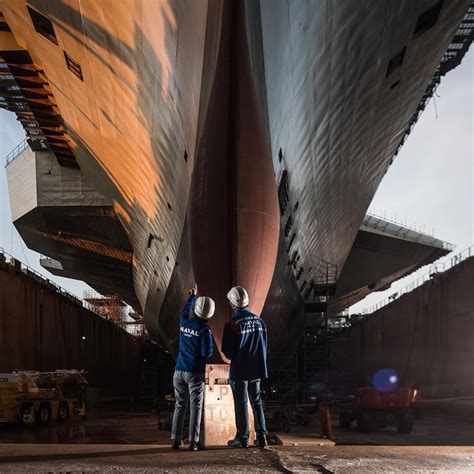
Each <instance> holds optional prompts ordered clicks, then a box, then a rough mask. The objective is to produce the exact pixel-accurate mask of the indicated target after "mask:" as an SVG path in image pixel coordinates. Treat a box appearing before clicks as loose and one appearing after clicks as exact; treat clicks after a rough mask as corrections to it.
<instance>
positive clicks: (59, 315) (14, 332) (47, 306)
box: [0, 254, 142, 396]
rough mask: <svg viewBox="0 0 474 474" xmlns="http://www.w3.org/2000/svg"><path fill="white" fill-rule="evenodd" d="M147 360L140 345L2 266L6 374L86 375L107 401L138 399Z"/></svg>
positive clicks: (0, 346)
mask: <svg viewBox="0 0 474 474" xmlns="http://www.w3.org/2000/svg"><path fill="white" fill-rule="evenodd" d="M0 257H2V254H0ZM141 360H142V357H141V344H140V342H139V341H138V340H137V339H135V338H134V337H132V336H131V335H129V334H128V333H126V332H125V331H123V330H122V329H120V328H118V327H117V326H115V325H114V324H113V323H112V322H111V321H107V320H105V319H103V318H102V317H100V316H98V315H96V314H95V313H93V312H91V311H89V310H87V309H86V308H84V307H83V306H82V304H81V303H80V302H79V301H78V302H76V301H73V300H72V298H68V297H67V296H62V295H60V294H58V292H57V289H56V288H55V287H53V286H52V285H49V284H48V283H47V282H45V281H44V280H43V281H42V280H41V279H40V278H38V277H37V276H36V275H34V274H30V273H28V272H26V271H25V269H20V268H16V269H15V267H13V266H12V265H11V264H10V263H7V262H4V261H1V260H0V372H10V371H12V370H15V369H28V370H40V371H50V370H55V369H69V368H71V369H86V370H87V371H88V372H89V373H88V375H87V379H88V381H89V384H90V385H91V386H95V387H100V388H101V389H102V395H103V396H128V395H131V396H133V395H135V394H136V390H137V386H138V380H139V377H140V364H141Z"/></svg>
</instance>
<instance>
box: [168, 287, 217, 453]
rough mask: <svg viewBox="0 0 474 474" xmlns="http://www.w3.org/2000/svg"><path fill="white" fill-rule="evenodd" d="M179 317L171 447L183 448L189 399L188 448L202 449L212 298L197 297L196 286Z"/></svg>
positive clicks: (212, 310)
mask: <svg viewBox="0 0 474 474" xmlns="http://www.w3.org/2000/svg"><path fill="white" fill-rule="evenodd" d="M189 293H190V296H189V298H188V301H187V302H186V304H185V306H184V308H183V310H182V311H181V314H180V316H179V353H178V358H177V360H176V367H175V372H174V376H173V385H174V394H175V398H176V405H175V409H174V415H173V427H172V431H171V439H172V440H173V444H172V448H173V449H179V448H180V447H182V437H183V425H184V417H185V416H186V411H187V409H188V400H189V398H191V401H190V405H191V412H190V417H189V449H190V450H192V451H197V450H198V449H201V445H200V444H199V430H200V426H201V414H202V404H203V400H204V384H205V379H204V371H205V367H206V360H207V359H208V358H209V357H211V355H212V352H213V343H212V333H211V330H210V329H209V326H208V324H207V320H209V319H210V318H211V317H212V315H213V314H214V309H215V305H214V301H213V300H212V299H211V298H208V297H207V296H200V297H197V296H196V294H197V287H196V286H195V287H194V288H193V289H192V290H190V292H189Z"/></svg>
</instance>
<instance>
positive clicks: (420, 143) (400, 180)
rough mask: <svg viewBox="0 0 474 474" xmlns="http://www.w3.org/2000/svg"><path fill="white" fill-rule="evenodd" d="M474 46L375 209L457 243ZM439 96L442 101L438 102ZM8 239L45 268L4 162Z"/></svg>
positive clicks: (2, 211) (7, 116) (472, 178)
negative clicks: (21, 221) (22, 221)
mask: <svg viewBox="0 0 474 474" xmlns="http://www.w3.org/2000/svg"><path fill="white" fill-rule="evenodd" d="M473 79H474V53H473V52H472V50H471V51H470V52H469V53H468V54H467V56H466V57H465V59H464V61H463V63H462V64H461V66H459V67H458V68H457V69H455V70H454V71H452V72H451V73H449V74H448V75H447V76H446V77H445V78H443V80H442V83H441V86H440V87H439V89H438V95H439V96H440V97H436V98H435V100H434V101H433V100H431V102H430V103H429V105H428V107H427V109H426V110H425V112H424V113H423V114H422V116H421V118H420V120H419V121H418V123H417V125H416V126H415V129H414V130H413V131H412V134H411V135H410V137H409V138H408V141H407V142H406V143H405V145H404V147H403V148H402V150H401V152H400V153H399V155H398V156H397V158H396V160H395V162H394V164H393V165H392V166H391V168H390V170H389V172H388V173H387V175H386V176H385V178H384V180H383V182H382V184H381V186H380V188H379V190H378V191H377V194H376V196H375V198H374V200H373V203H372V205H371V208H370V209H371V210H372V211H375V213H377V214H380V215H382V216H383V215H384V214H385V215H386V217H388V218H395V219H396V220H398V221H403V222H405V223H407V224H408V225H410V226H412V227H413V226H415V227H417V228H418V229H420V230H422V229H423V227H424V228H425V230H429V231H430V232H431V230H432V229H433V230H434V234H435V236H436V237H438V238H441V239H443V240H446V241H448V242H450V243H453V244H455V245H456V247H457V248H456V251H461V250H462V249H464V248H466V247H468V246H469V245H471V244H472V243H474V194H473V187H474V166H473V155H474V153H473V151H474V139H473V131H474V130H473V109H474V105H473V103H474V94H473V90H474V83H473ZM435 104H436V107H435ZM23 138H24V133H23V129H22V127H21V126H20V125H19V124H18V122H16V119H15V115H14V114H12V113H9V112H6V111H4V110H2V109H0V159H2V158H3V157H4V156H6V155H7V153H8V152H9V151H10V150H11V149H13V148H14V147H15V146H16V145H17V144H18V143H19V142H20V141H21V140H22V139H23ZM0 247H3V248H4V249H5V250H6V251H7V252H9V253H11V254H13V256H15V257H17V258H18V259H20V260H22V261H24V262H25V263H27V264H28V265H30V266H31V267H33V268H35V269H37V270H38V271H40V272H42V273H44V274H48V273H47V272H46V271H45V270H43V269H42V267H40V265H39V255H38V254H36V253H35V252H32V251H30V250H28V249H27V248H26V246H25V245H24V244H22V243H21V239H20V237H19V235H18V233H17V232H16V230H15V228H14V227H13V225H12V224H11V216H10V207H9V202H8V191H7V182H6V174H5V170H4V168H3V166H1V167H0ZM426 271H427V268H425V269H421V270H420V271H419V272H417V274H415V275H412V276H409V277H407V278H405V279H403V280H400V282H397V283H395V284H394V285H392V288H391V289H390V290H387V291H386V292H381V293H376V294H373V295H370V296H369V297H367V298H366V299H365V300H363V301H361V302H360V303H358V304H357V305H355V306H353V307H352V310H353V311H357V310H361V309H363V308H366V307H370V306H372V305H373V304H374V303H375V302H377V301H379V300H382V299H384V298H385V297H386V296H387V295H389V294H392V293H393V292H394V291H396V289H397V288H400V287H403V286H405V285H406V284H407V283H409V282H411V281H412V280H413V279H414V278H416V276H417V275H418V274H422V273H424V272H426ZM48 277H49V278H50V279H51V280H54V281H56V282H57V283H58V284H60V285H61V286H63V287H64V288H66V289H68V290H69V291H71V292H72V293H74V294H76V295H77V296H80V297H82V292H83V290H84V289H85V288H87V285H85V284H84V283H82V282H76V281H73V280H68V279H64V278H59V277H55V276H51V275H49V274H48Z"/></svg>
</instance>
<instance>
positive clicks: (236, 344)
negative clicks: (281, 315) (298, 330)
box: [222, 286, 268, 448]
mask: <svg viewBox="0 0 474 474" xmlns="http://www.w3.org/2000/svg"><path fill="white" fill-rule="evenodd" d="M227 298H228V299H229V302H230V305H231V307H232V309H233V314H232V317H231V318H230V320H229V321H227V323H226V325H225V327H224V336H223V338H222V352H223V353H224V355H225V356H226V357H227V358H228V359H229V360H230V361H231V362H230V373H229V382H230V386H231V388H232V394H233V396H234V408H235V424H236V427H237V435H236V436H235V438H234V439H232V440H230V441H229V442H228V443H227V445H228V446H231V447H234V448H247V447H248V438H249V419H248V407H247V401H248V399H249V398H250V404H251V405H252V410H253V417H254V423H255V433H256V435H257V439H256V440H255V444H256V445H257V446H260V447H265V446H267V444H268V443H267V436H266V435H267V429H266V426H265V415H264V413H263V404H262V397H261V394H260V380H261V379H262V378H267V377H268V371H267V327H266V326H265V322H264V321H263V319H261V318H260V317H259V316H257V315H256V314H253V313H251V312H250V311H249V310H248V305H249V297H248V294H247V292H246V291H245V289H244V288H242V287H241V286H236V287H234V288H232V289H231V290H230V291H229V293H228V294H227Z"/></svg>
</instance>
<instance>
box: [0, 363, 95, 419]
mask: <svg viewBox="0 0 474 474" xmlns="http://www.w3.org/2000/svg"><path fill="white" fill-rule="evenodd" d="M84 374H85V372H84V371H78V370H56V371H55V372H33V371H15V372H12V373H8V374H0V423H10V422H15V421H19V422H21V423H23V424H24V425H27V426H32V425H34V424H36V423H47V422H49V421H50V420H57V421H64V420H66V419H67V418H68V417H69V416H70V415H79V416H82V417H84V416H85V386H86V384H87V381H86V379H85V378H84Z"/></svg>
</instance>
